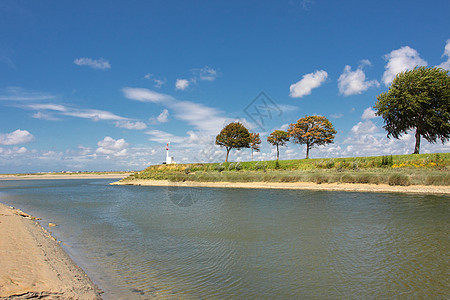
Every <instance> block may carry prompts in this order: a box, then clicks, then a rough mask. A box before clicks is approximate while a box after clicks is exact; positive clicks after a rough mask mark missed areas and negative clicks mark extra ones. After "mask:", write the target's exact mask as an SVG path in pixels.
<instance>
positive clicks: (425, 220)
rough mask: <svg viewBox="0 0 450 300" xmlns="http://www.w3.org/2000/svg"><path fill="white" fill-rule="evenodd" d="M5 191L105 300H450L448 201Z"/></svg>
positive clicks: (69, 186) (65, 184) (280, 193)
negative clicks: (36, 220)
mask: <svg viewBox="0 0 450 300" xmlns="http://www.w3.org/2000/svg"><path fill="white" fill-rule="evenodd" d="M111 181H113V180H81V179H79V180H23V181H22V180H21V181H0V202H3V203H5V204H8V205H12V206H15V207H17V208H21V209H23V210H24V211H26V212H28V213H30V214H33V215H35V216H39V217H41V218H42V221H41V224H42V225H43V226H44V227H46V225H47V224H48V223H49V222H52V223H56V224H58V227H53V228H51V229H50V230H51V231H52V232H53V234H54V235H55V236H56V237H57V238H58V239H59V240H61V241H62V243H63V245H64V247H65V249H66V250H67V251H68V252H69V253H70V254H71V255H72V257H73V258H74V260H75V261H76V262H77V263H78V264H79V265H81V266H82V267H83V269H85V271H86V272H87V273H88V274H89V275H90V277H91V278H92V279H93V280H94V282H96V283H97V284H99V285H100V287H101V288H102V289H103V290H105V294H104V297H105V298H106V299H140V298H142V299H148V298H153V297H161V298H188V299H210V298H230V299H261V298H263V299H269V298H270V299H294V298H296V299H299V298H301V299H310V298H314V299H330V298H341V299H344V298H346V299H349V298H356V299H362V298H372V299H379V298H421V297H422V298H447V297H448V296H449V294H450V292H449V278H450V277H449V253H450V251H449V250H450V243H449V236H448V233H449V229H450V228H449V222H448V220H449V208H450V205H449V200H450V197H448V196H431V195H406V194H405V195H403V194H381V193H347V192H322V191H293V190H292V191H290V190H248V189H220V188H217V189H216V188H182V187H173V188H167V187H132V186H109V185H108V183H109V182H111Z"/></svg>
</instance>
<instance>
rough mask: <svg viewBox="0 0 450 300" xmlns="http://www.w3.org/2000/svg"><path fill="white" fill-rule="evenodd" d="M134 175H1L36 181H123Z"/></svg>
mask: <svg viewBox="0 0 450 300" xmlns="http://www.w3.org/2000/svg"><path fill="white" fill-rule="evenodd" d="M130 174H132V173H120V174H118V173H105V174H83V173H81V174H77V173H68V174H60V173H58V174H54V173H44V174H29V175H28V174H24V175H21V174H0V180H35V179H123V178H125V177H127V176H129V175H130Z"/></svg>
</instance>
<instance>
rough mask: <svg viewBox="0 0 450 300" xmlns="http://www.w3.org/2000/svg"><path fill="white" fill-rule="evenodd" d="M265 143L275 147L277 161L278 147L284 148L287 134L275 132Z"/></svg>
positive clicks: (279, 131)
mask: <svg viewBox="0 0 450 300" xmlns="http://www.w3.org/2000/svg"><path fill="white" fill-rule="evenodd" d="M267 141H268V142H269V143H271V144H272V145H274V146H277V160H279V159H280V152H279V151H278V146H284V145H286V143H287V142H288V141H289V134H288V133H287V132H286V131H283V130H275V131H274V132H272V133H271V134H270V135H269V136H268V137H267Z"/></svg>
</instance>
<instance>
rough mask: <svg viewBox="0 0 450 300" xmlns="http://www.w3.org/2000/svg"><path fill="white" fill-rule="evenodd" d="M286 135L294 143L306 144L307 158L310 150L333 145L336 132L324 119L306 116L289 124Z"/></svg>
mask: <svg viewBox="0 0 450 300" xmlns="http://www.w3.org/2000/svg"><path fill="white" fill-rule="evenodd" d="M288 134H289V136H290V137H291V138H292V139H293V142H294V143H298V144H306V158H309V150H310V149H311V148H313V147H315V146H320V145H325V144H330V143H333V140H334V136H335V134H336V130H335V129H334V127H333V124H331V122H330V121H329V120H328V119H327V118H325V117H322V116H306V117H304V118H301V119H299V120H298V121H297V123H293V124H290V125H289V128H288Z"/></svg>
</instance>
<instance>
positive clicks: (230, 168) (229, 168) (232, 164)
mask: <svg viewBox="0 0 450 300" xmlns="http://www.w3.org/2000/svg"><path fill="white" fill-rule="evenodd" d="M234 166H235V164H234V163H231V164H229V165H228V171H232V170H233V169H234Z"/></svg>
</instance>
